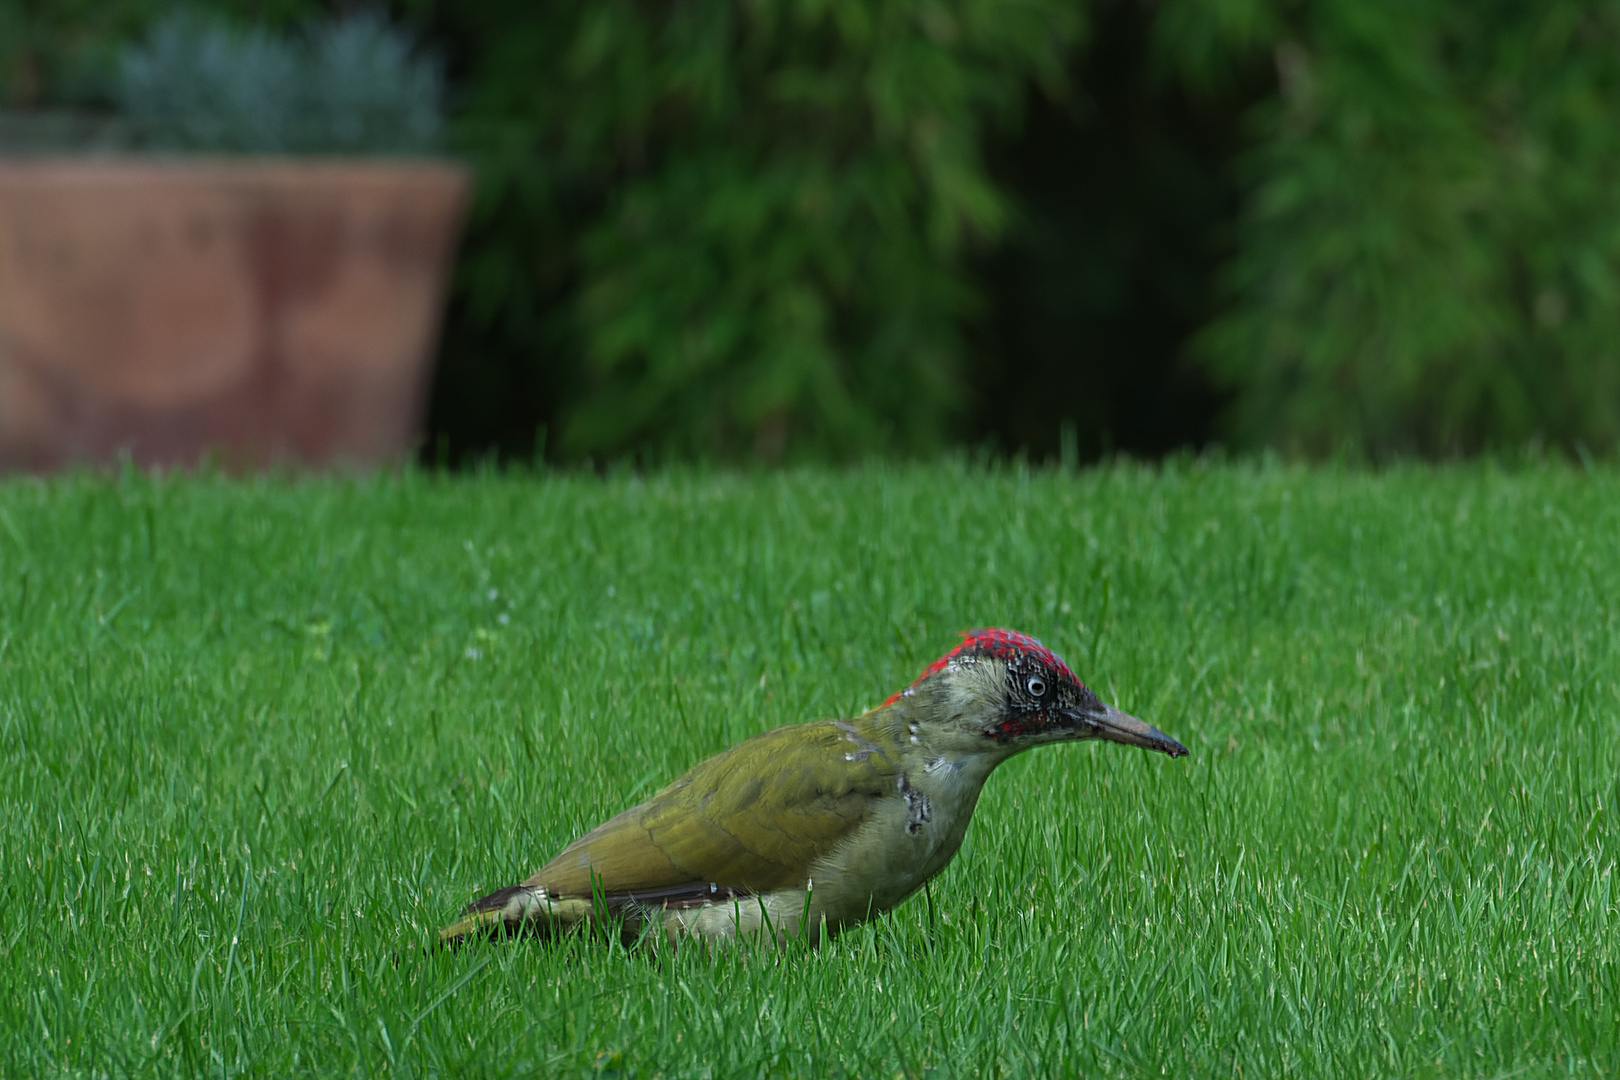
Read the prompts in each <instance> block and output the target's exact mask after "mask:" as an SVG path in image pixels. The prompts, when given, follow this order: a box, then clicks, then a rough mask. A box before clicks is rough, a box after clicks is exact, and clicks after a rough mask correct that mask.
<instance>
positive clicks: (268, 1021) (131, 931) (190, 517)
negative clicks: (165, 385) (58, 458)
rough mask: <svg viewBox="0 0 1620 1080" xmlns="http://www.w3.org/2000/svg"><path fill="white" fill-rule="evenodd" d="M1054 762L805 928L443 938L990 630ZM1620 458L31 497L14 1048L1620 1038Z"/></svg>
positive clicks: (686, 1070)
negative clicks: (965, 632) (667, 802)
mask: <svg viewBox="0 0 1620 1080" xmlns="http://www.w3.org/2000/svg"><path fill="white" fill-rule="evenodd" d="M980 624H1000V625H1006V626H1012V627H1016V628H1019V629H1022V630H1025V631H1028V632H1030V633H1032V634H1035V635H1036V636H1038V637H1041V638H1043V639H1044V640H1045V641H1046V643H1047V644H1048V645H1050V646H1052V647H1053V648H1054V649H1055V650H1057V651H1058V652H1059V653H1060V654H1061V655H1063V656H1064V657H1066V658H1067V659H1068V660H1069V662H1070V664H1071V665H1072V666H1073V667H1074V668H1075V670H1076V671H1077V672H1078V673H1079V674H1080V676H1081V677H1082V678H1083V679H1086V680H1087V681H1088V682H1089V683H1090V684H1091V685H1092V686H1093V687H1094V688H1095V689H1097V691H1098V692H1099V694H1101V695H1102V696H1103V698H1104V699H1105V700H1111V701H1114V702H1117V703H1118V704H1120V705H1121V706H1122V707H1124V708H1126V709H1128V710H1130V711H1131V712H1133V713H1136V714H1137V715H1140V716H1142V717H1143V718H1145V719H1148V720H1150V721H1151V722H1153V723H1155V724H1157V725H1158V726H1159V727H1161V728H1163V729H1164V730H1165V731H1167V732H1169V733H1170V734H1172V735H1174V736H1176V737H1177V738H1179V739H1181V740H1182V741H1183V742H1184V743H1186V744H1187V746H1188V747H1189V748H1190V749H1191V751H1192V755H1191V757H1189V758H1185V759H1182V760H1179V761H1173V760H1170V759H1168V758H1165V757H1162V756H1158V755H1150V754H1147V753H1145V752H1142V751H1137V750H1129V749H1126V748H1123V747H1119V746H1112V745H1090V744H1086V745H1079V746H1063V747H1055V748H1048V749H1042V750H1038V751H1035V752H1033V753H1030V754H1027V755H1025V756H1023V757H1021V758H1018V759H1015V760H1014V761H1012V762H1010V763H1009V764H1007V765H1006V766H1003V767H1002V768H1001V770H999V771H998V772H997V773H996V775H995V776H993V777H992V778H991V781H990V784H989V787H988V789H987V790H986V793H985V797H984V799H983V801H982V802H981V803H980V804H979V809H978V813H977V815H976V817H975V820H974V824H973V828H972V830H971V831H970V833H969V835H968V839H967V842H966V845H965V846H964V848H963V850H962V853H961V854H960V855H959V856H958V857H957V859H956V861H955V862H954V863H953V864H952V865H951V866H950V867H949V869H948V870H946V871H945V873H944V874H943V875H941V876H940V878H939V879H937V880H936V881H935V883H934V886H933V890H932V900H933V911H934V914H933V917H932V919H931V918H930V913H929V906H928V903H927V899H926V898H925V897H924V896H922V895H921V894H919V895H918V896H916V897H914V898H913V899H912V900H910V901H908V902H907V903H906V904H905V905H903V906H902V907H901V908H900V909H898V910H897V911H895V912H893V913H891V914H890V915H889V916H887V917H885V918H882V919H880V920H878V921H877V922H875V923H873V924H871V925H869V926H866V927H863V928H861V929H858V930H855V931H851V932H849V933H847V934H845V935H843V936H842V937H840V938H838V939H836V940H835V941H834V942H833V943H832V944H830V945H829V946H827V947H825V948H823V949H821V950H820V951H819V952H814V953H806V952H804V951H802V950H794V951H790V952H789V953H787V954H784V955H772V954H766V955H760V954H759V953H757V952H742V953H736V954H732V955H728V956H724V957H721V958H718V959H713V958H705V957H703V956H701V955H699V954H697V953H696V952H695V951H687V952H684V953H680V954H678V955H674V956H671V955H668V954H663V955H656V956H654V955H649V954H646V953H643V952H637V951H626V950H625V949H624V948H623V947H622V946H620V945H618V944H616V943H608V942H605V941H600V940H588V939H575V940H570V941H567V942H564V943H561V944H554V945H547V944H545V943H542V942H538V941H522V942H517V943H507V944H503V945H491V946H487V947H486V946H478V947H474V948H470V949H467V950H464V951H461V952H457V953H454V954H445V953H437V954H431V955H422V954H421V953H420V952H418V951H415V950H416V946H418V945H419V944H420V943H423V942H425V941H427V940H429V939H430V937H431V935H432V933H433V931H434V929H435V928H436V927H437V926H438V925H440V924H441V923H443V922H445V921H447V920H448V919H450V918H451V917H452V916H453V915H454V914H455V913H456V911H457V909H458V908H459V907H460V906H461V904H463V903H464V902H465V901H466V900H468V899H469V898H471V897H472V896H474V895H476V894H477V893H479V892H480V891H481V890H487V889H490V888H494V887H497V886H501V885H505V884H509V883H511V882H512V881H514V880H516V879H518V878H519V877H521V876H523V875H525V874H527V873H528V872H529V871H530V870H532V869H533V868H535V867H536V866H538V865H539V864H540V863H541V862H543V861H545V859H547V858H548V857H549V856H550V855H551V854H552V853H554V852H555V850H556V849H557V848H559V847H560V846H561V845H562V844H563V843H565V842H566V841H568V840H570V839H572V838H573V837H574V836H575V835H576V834H578V833H580V832H581V831H583V830H584V829H585V828H587V827H589V826H590V825H592V824H594V823H595V822H597V821H598V820H599V819H601V818H602V817H604V816H606V815H608V814H610V813H613V812H614V811H616V810H619V809H622V808H623V807H625V806H626V805H628V804H630V803H631V802H633V801H636V800H637V799H639V798H641V797H643V796H645V795H646V794H648V793H650V792H651V791H652V790H654V789H655V788H656V787H658V786H661V785H662V784H663V783H664V782H666V781H667V780H669V779H672V778H673V777H674V776H676V775H677V774H678V773H680V772H681V771H683V770H684V769H686V768H687V767H688V766H689V765H691V764H693V763H695V762H696V761H698V760H699V759H701V758H702V757H704V756H706V755H708V754H710V753H713V752H715V751H717V750H720V749H722V748H724V747H725V746H727V745H729V744H731V743H733V742H735V741H737V740H739V739H741V738H743V737H745V736H747V735H750V734H753V733H755V732H759V731H764V730H766V729H767V728H771V727H774V726H777V725H780V724H785V723H790V722H793V721H797V720H803V719H811V718H816V717H823V716H828V715H833V714H844V715H848V714H851V713H853V712H855V711H858V710H861V709H863V708H865V707H868V706H870V705H873V704H875V703H876V702H878V701H880V700H881V699H882V698H883V697H884V696H885V695H886V694H888V693H889V692H890V691H892V690H894V689H896V688H898V687H900V686H902V685H904V684H905V683H906V682H908V681H909V680H910V679H911V678H912V677H913V676H914V675H915V674H916V673H917V671H919V670H920V669H921V668H922V667H923V666H924V665H925V664H926V663H927V662H928V661H929V660H931V659H932V658H933V657H934V656H936V655H937V654H939V653H941V652H943V651H945V650H946V649H948V648H949V647H950V646H952V645H953V644H954V642H955V640H956V632H957V631H959V630H961V629H964V628H966V627H969V626H974V625H980ZM1617 734H1620V473H1616V472H1614V471H1605V470H1599V471H1598V472H1596V473H1589V472H1584V471H1580V470H1576V469H1564V468H1554V467H1550V466H1548V467H1543V466H1536V465H1527V466H1523V467H1519V468H1513V469H1503V468H1492V467H1485V466H1481V467H1474V468H1449V469H1443V470H1440V471H1432V470H1426V469H1417V468H1412V469H1400V470H1396V471H1393V472H1389V473H1385V474H1381V475H1372V474H1367V473H1358V472H1340V471H1317V472H1312V471H1304V470H1295V469H1288V468H1281V467H1271V466H1246V467H1225V466H1222V467H1209V468H1204V467H1195V466H1191V465H1187V464H1181V465H1177V466H1173V467H1170V468H1167V469H1165V470H1163V471H1158V470H1149V469H1143V468H1135V467H1119V468H1109V469H1102V470H1097V471H1088V472H1082V473H1079V474H1063V473H1059V472H1039V471H1036V472H1025V471H1020V470H1015V469H1006V470H1002V471H995V472H984V471H982V470H976V469H971V468H968V467H966V466H955V467H949V466H947V467H937V468H886V469H883V468H872V469H867V470H863V471H857V472H853V473H845V474H836V473H828V472H813V471H812V472H796V473H788V474H759V475H736V474H704V473H697V472H693V473H671V474H659V475H654V476H652V477H650V478H636V477H633V476H628V475H625V476H619V477H614V478H609V479H606V480H598V479H593V478H588V477H549V478H538V477H521V476H498V475H483V476H468V477H461V478H444V477H438V476H434V475H431V474H424V473H407V474H405V475H403V476H399V477H385V478H379V479H375V480H344V479H333V480H296V479H287V478H282V479H269V480H258V481H249V482H242V481H229V480H225V479H220V478H211V477H207V476H204V477H201V478H169V479H150V478H146V477H142V476H138V475H126V476H124V477H122V478H119V477H106V478H92V477H79V478H68V479H62V480H57V481H51V482H39V481H35V480H10V481H6V482H5V483H4V484H0V838H3V848H0V905H3V908H0V913H3V920H0V1073H4V1074H5V1075H6V1076H25V1075H34V1076H39V1075H44V1076H86V1077H90V1076H98V1077H99V1076H123V1075H139V1076H146V1075H156V1076H170V1075H177V1074H192V1075H205V1074H206V1075H227V1076H229V1075H235V1074H238V1073H246V1074H250V1075H262V1076H283V1075H302V1074H307V1075H320V1076H336V1075H365V1076H394V1075H417V1074H433V1075H452V1076H462V1075H467V1076H486V1075H489V1076H504V1075H524V1076H527V1075H542V1076H548V1075H566V1074H576V1073H592V1072H603V1073H609V1074H615V1075H643V1076H652V1075H663V1076H670V1077H674V1076H688V1075H713V1076H717V1077H720V1076H727V1077H729V1076H754V1075H771V1076H774V1075H805V1076H827V1075H839V1074H848V1075H859V1076H881V1077H902V1076H904V1077H921V1076H924V1075H928V1076H983V1077H989V1076H1002V1075H1034V1074H1057V1073H1060V1072H1061V1073H1067V1074H1070V1075H1073V1074H1075V1073H1082V1074H1085V1075H1098V1074H1108V1075H1119V1076H1137V1075H1154V1076H1158V1075H1170V1076H1178V1077H1190V1076H1222V1077H1226V1076H1231V1077H1242V1078H1243V1080H1262V1078H1265V1077H1272V1076H1280V1075H1284V1074H1294V1075H1308V1076H1389V1075H1397V1074H1405V1075H1435V1076H1441V1075H1443V1076H1458V1075H1477V1076H1498V1075H1504V1074H1509V1073H1513V1074H1516V1075H1546V1074H1554V1073H1556V1074H1560V1075H1562V1074H1565V1073H1576V1074H1594V1075H1595V1074H1611V1075H1612V1074H1613V1073H1614V1072H1615V1071H1616V1070H1617V1069H1620V890H1617V888H1616V872H1615V871H1616V859H1617V857H1620V824H1617V821H1616V818H1617V815H1620V781H1617V772H1620V768H1617V767H1620V750H1617V747H1616V736H1617Z"/></svg>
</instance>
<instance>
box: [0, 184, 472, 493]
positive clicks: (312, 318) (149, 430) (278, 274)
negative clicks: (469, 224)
mask: <svg viewBox="0 0 1620 1080" xmlns="http://www.w3.org/2000/svg"><path fill="white" fill-rule="evenodd" d="M467 189H468V181H467V175H466V173H465V171H464V170H463V169H461V168H460V167H458V166H455V165H451V164H447V163H437V162H435V163H395V162H381V161H378V162H369V161H367V162H358V161H357V162H350V161H298V160H280V159H269V160H257V159H243V160H240V161H208V160H198V161H186V160H172V161H171V160H162V159H152V160H141V159H133V158H124V159H119V158H105V159H92V158H85V159H66V160H64V159H51V160H40V159H35V160H12V161H0V467H7V468H14V469H15V468H24V469H53V468H59V467H61V466H64V465H68V464H73V463H78V462H85V463H97V462H105V461H108V460H111V459H114V458H116V457H117V456H118V455H120V454H124V453H127V454H129V455H130V456H131V457H132V458H133V459H134V460H135V461H136V462H138V463H141V464H186V463H191V462H195V461H197V460H198V459H199V458H200V457H202V456H203V455H205V454H207V453H209V452H218V453H219V454H220V455H221V457H222V459H223V461H224V463H225V464H226V465H227V466H233V467H247V466H254V465H262V464H266V463H270V462H273V461H278V460H283V459H292V460H296V461H299V462H304V463H307V464H313V465H326V464H355V465H369V464H378V463H382V462H386V461H390V460H394V459H398V458H401V457H403V456H404V455H406V454H409V453H410V452H411V450H412V449H413V444H414V441H415V439H416V437H417V427H418V424H419V423H420V418H421V414H422V409H423V404H424V396H425V389H426V381H427V376H428V366H429V362H430V359H431V357H432V354H433V348H434V343H435V338H436V336H437V332H438V324H439V315H440V308H441V306H442V300H443V293H444V284H445V274H446V269H447V267H448V263H449V259H450V257H451V255H452V254H453V251H454V248H455V242H456V238H457V235H458V231H459V228H460V222H461V214H462V209H463V207H464V205H465V202H466V197H467Z"/></svg>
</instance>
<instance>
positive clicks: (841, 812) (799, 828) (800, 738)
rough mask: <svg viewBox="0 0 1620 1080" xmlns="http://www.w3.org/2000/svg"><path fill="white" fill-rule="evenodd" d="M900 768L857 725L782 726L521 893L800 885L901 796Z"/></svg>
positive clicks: (603, 831)
mask: <svg viewBox="0 0 1620 1080" xmlns="http://www.w3.org/2000/svg"><path fill="white" fill-rule="evenodd" d="M897 759H898V755H897V754H896V753H894V751H893V749H892V748H891V749H890V750H887V751H886V750H885V749H883V748H882V747H880V746H879V745H878V743H876V742H874V741H872V740H871V739H869V738H867V737H866V736H863V735H861V734H859V733H858V732H857V729H856V728H855V726H854V725H853V724H852V723H850V722H848V721H831V720H829V721H820V722H817V723H812V724H800V725H797V726H794V727H786V728H778V729H777V730H775V731H771V732H767V733H766V734H764V735H759V736H756V737H755V738H752V739H749V740H748V741H746V742H743V743H740V744H739V745H737V746H735V747H733V748H731V749H730V750H727V751H725V752H724V753H722V754H719V755H716V756H715V757H712V758H710V759H709V760H707V761H705V762H703V763H702V764H700V765H698V766H697V767H696V768H694V769H693V770H692V771H691V772H689V773H687V774H686V775H685V776H683V777H681V778H680V779H679V780H676V781H675V782H674V783H673V784H671V785H669V787H667V788H665V789H664V790H663V791H660V792H659V793H658V794H657V795H654V796H653V797H652V798H651V799H648V800H647V801H646V802H644V803H642V804H641V805H639V806H636V807H632V808H631V809H629V810H626V811H625V812H624V813H622V814H619V815H618V816H617V817H614V818H611V819H610V820H608V821H606V822H604V823H603V824H601V825H599V826H598V827H597V828H595V829H593V830H592V831H591V832H589V833H587V834H586V835H585V836H582V837H580V838H579V839H578V840H576V841H574V842H573V843H572V844H569V845H568V847H566V848H564V849H563V850H562V852H561V853H560V854H558V856H557V857H556V858H555V859H553V860H551V862H549V863H547V864H546V865H545V866H544V867H542V868H541V869H540V870H539V871H538V872H536V873H535V874H534V875H533V876H532V877H530V878H529V879H528V880H526V881H524V882H523V884H524V886H527V887H530V888H532V887H535V886H541V887H544V888H545V890H546V892H547V893H548V894H549V895H550V896H553V897H568V896H578V897H587V896H591V895H592V894H593V893H594V892H596V891H597V890H600V891H601V892H602V893H603V894H604V895H605V896H608V897H613V896H615V895H622V894H625V893H631V894H635V896H636V897H637V898H638V899H648V900H651V899H664V900H666V901H668V902H677V901H679V900H681V899H692V900H697V899H699V898H700V896H701V894H703V893H705V892H707V893H713V892H715V891H717V890H721V889H724V890H730V891H733V892H743V893H758V892H767V891H770V890H772V889H779V888H785V887H789V886H793V885H799V886H802V885H803V884H804V880H805V876H806V873H807V871H808V869H809V867H810V866H812V865H813V864H814V863H815V861H816V860H817V859H818V858H820V857H821V856H822V855H825V854H827V853H828V852H830V851H832V850H833V849H834V848H835V847H836V846H837V845H838V843H839V842H840V841H841V840H843V839H844V838H845V837H847V836H848V835H850V833H852V832H853V831H854V830H855V829H857V828H859V827H860V826H861V824H862V823H864V822H865V821H866V820H867V819H868V818H869V817H870V816H871V814H872V812H873V807H874V806H875V805H876V804H877V802H878V800H879V799H881V798H882V797H884V796H885V795H892V794H893V792H894V790H895V782H896V777H897V776H898V775H899V770H900V766H899V762H898V760H897ZM688 893H691V894H692V895H691V896H690V897H687V895H686V894H688Z"/></svg>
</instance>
